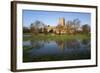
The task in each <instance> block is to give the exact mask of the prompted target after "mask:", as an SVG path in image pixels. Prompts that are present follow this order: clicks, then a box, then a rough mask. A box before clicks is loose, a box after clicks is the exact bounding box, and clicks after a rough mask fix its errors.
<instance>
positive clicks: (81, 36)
mask: <svg viewBox="0 0 100 73" xmlns="http://www.w3.org/2000/svg"><path fill="white" fill-rule="evenodd" d="M25 35H29V34H25ZM30 35H31V36H29V37H23V40H24V41H27V40H58V41H64V40H71V39H79V40H83V39H90V35H87V34H76V35H52V34H46V35H45V34H38V35H33V34H30Z"/></svg>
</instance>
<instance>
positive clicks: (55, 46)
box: [23, 39, 91, 62]
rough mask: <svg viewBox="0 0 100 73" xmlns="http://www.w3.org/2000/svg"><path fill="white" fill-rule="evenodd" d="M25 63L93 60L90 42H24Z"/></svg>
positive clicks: (75, 40)
mask: <svg viewBox="0 0 100 73" xmlns="http://www.w3.org/2000/svg"><path fill="white" fill-rule="evenodd" d="M23 47H24V48H23V62H39V61H60V60H80V59H90V58H91V52H90V51H91V49H90V47H91V45H90V41H89V40H77V39H74V40H66V41H45V40H41V41H32V40H28V41H24V42H23Z"/></svg>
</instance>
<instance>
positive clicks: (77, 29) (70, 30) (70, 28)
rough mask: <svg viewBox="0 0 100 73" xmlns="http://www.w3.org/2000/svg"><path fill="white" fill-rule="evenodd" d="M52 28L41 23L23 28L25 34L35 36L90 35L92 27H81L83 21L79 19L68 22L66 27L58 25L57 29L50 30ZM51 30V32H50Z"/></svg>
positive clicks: (87, 25) (86, 25) (37, 22)
mask: <svg viewBox="0 0 100 73" xmlns="http://www.w3.org/2000/svg"><path fill="white" fill-rule="evenodd" d="M50 27H51V26H50V25H46V24H44V23H43V22H41V21H35V22H34V23H32V24H31V25H30V27H29V28H28V27H23V33H33V34H39V33H44V34H48V33H55V34H56V33H57V32H58V33H59V34H62V33H64V34H77V33H82V34H89V33H90V25H89V24H84V25H81V21H80V20H79V19H74V20H68V21H67V22H66V23H65V25H64V26H60V25H57V26H56V27H54V28H52V29H50V30H49V28H50ZM48 30H49V31H48Z"/></svg>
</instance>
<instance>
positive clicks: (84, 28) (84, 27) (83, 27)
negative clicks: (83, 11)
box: [82, 24, 90, 33]
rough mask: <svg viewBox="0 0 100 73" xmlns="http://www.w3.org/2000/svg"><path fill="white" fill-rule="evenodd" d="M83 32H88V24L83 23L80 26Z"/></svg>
mask: <svg viewBox="0 0 100 73" xmlns="http://www.w3.org/2000/svg"><path fill="white" fill-rule="evenodd" d="M82 31H83V33H89V32H90V26H89V25H88V24H85V25H83V26H82Z"/></svg>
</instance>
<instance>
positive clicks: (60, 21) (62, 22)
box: [58, 18, 65, 26]
mask: <svg viewBox="0 0 100 73" xmlns="http://www.w3.org/2000/svg"><path fill="white" fill-rule="evenodd" d="M58 24H59V25H60V26H65V19H64V18H59V22H58Z"/></svg>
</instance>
